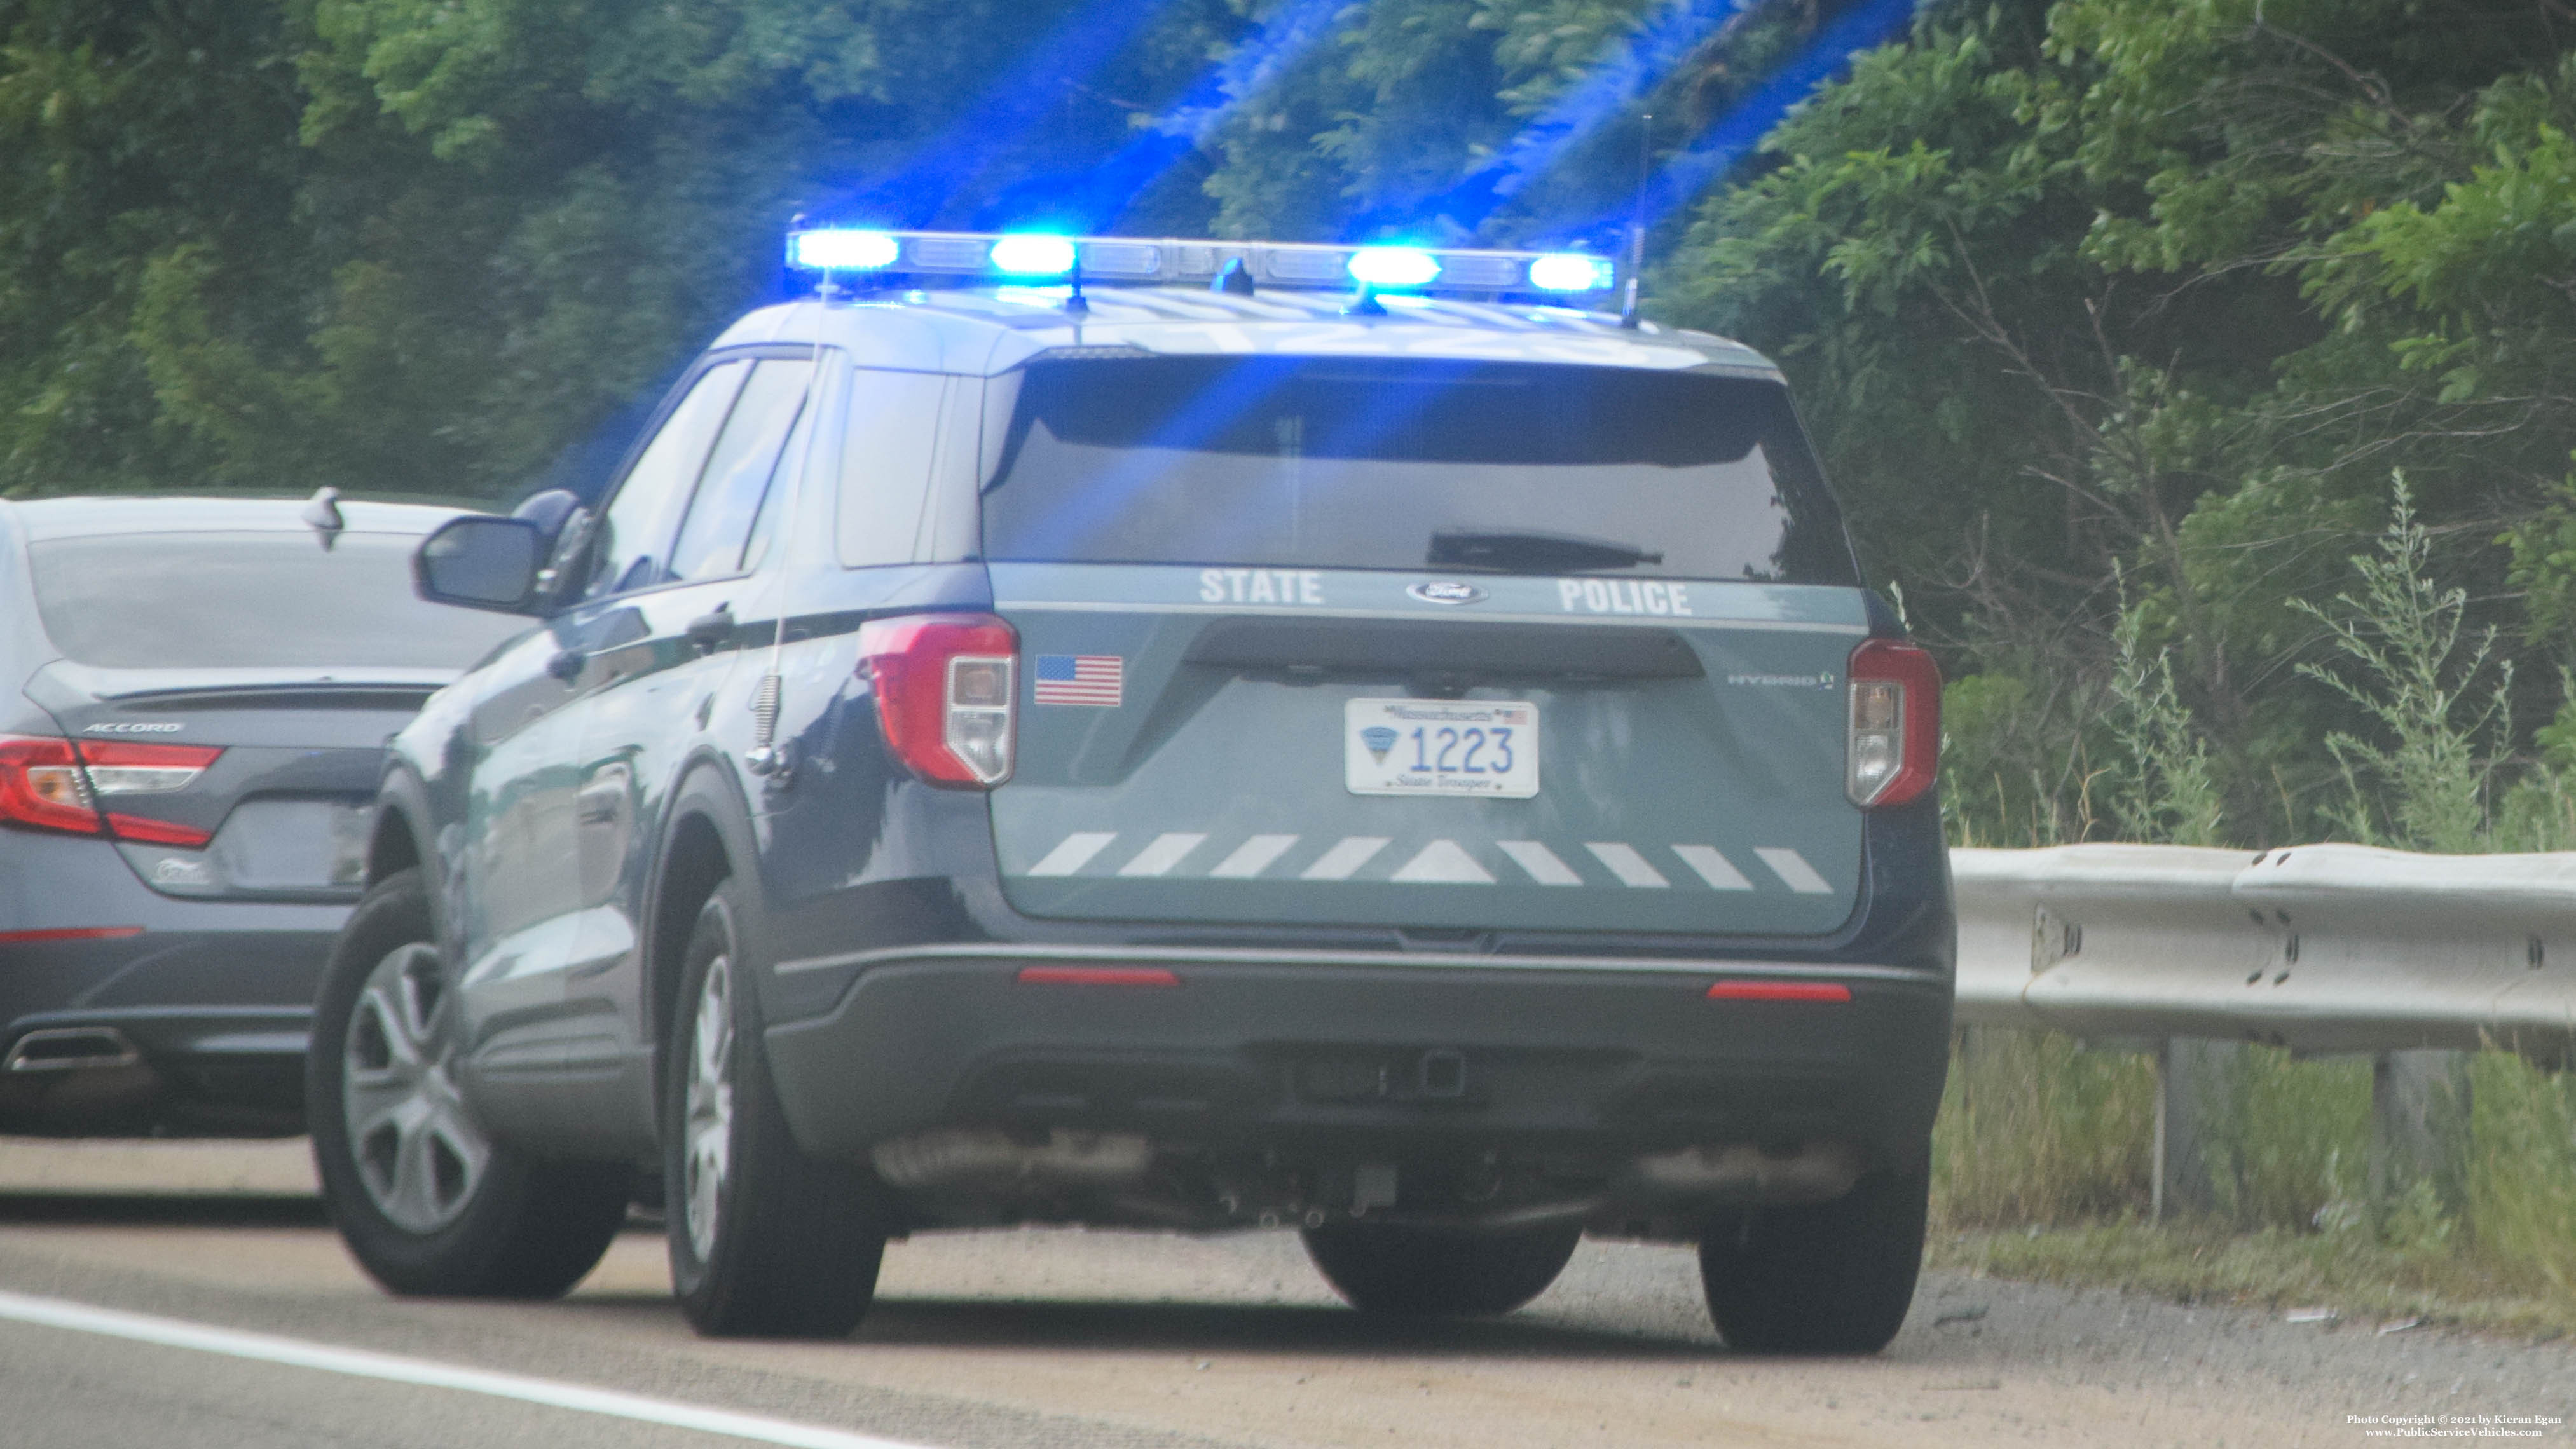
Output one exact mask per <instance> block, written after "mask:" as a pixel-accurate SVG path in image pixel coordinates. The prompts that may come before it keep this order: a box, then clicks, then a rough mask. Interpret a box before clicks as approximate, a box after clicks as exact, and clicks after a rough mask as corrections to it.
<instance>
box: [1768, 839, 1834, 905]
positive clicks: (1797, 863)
mask: <svg viewBox="0 0 2576 1449" xmlns="http://www.w3.org/2000/svg"><path fill="white" fill-rule="evenodd" d="M1753 853H1754V854H1755V855H1758V856H1760V857H1762V863H1763V864H1764V865H1767V866H1769V867H1771V873H1772V874H1773V875H1776V876H1778V877H1780V879H1781V880H1782V881H1784V882H1786V883H1787V884H1788V887H1789V889H1791V890H1793V891H1796V892H1797V893H1798V894H1800V895H1802V896H1829V895H1832V894H1833V893H1834V888H1833V887H1832V886H1830V885H1828V884H1826V882H1825V878H1824V877H1823V876H1820V875H1818V874H1816V868H1815V867H1814V866H1812V865H1809V864H1807V858H1806V857H1805V856H1803V855H1800V854H1799V853H1798V852H1796V851H1794V850H1790V849H1787V848H1785V847H1781V846H1768V845H1764V846H1756V847H1754V850H1753Z"/></svg>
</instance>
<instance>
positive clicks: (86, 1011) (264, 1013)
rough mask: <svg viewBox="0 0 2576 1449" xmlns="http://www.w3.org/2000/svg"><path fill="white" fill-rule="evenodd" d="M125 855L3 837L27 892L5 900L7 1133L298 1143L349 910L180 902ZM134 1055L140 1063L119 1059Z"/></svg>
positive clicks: (0, 944)
mask: <svg viewBox="0 0 2576 1449" xmlns="http://www.w3.org/2000/svg"><path fill="white" fill-rule="evenodd" d="M114 851H115V847H113V846H112V845H109V844H108V843H106V842H104V841H89V840H78V839H66V840H54V839H49V838H41V837H22V836H16V835H14V834H13V835H9V836H0V874H5V875H6V876H8V877H10V878H11V879H10V880H9V881H8V882H7V883H8V884H12V885H14V886H15V887H16V890H15V891H14V893H13V895H14V899H7V900H5V901H0V905H5V906H6V907H7V908H8V909H7V910H6V912H5V915H4V916H0V1130H5V1131H18V1132H120V1133H121V1132H136V1131H172V1132H180V1133H200V1132H205V1133H234V1132H253V1133H267V1132H292V1131H295V1130H297V1124H298V1123H299V1122H300V1121H301V1116H302V1096H303V1092H302V1063H303V1056H304V1043H305V1034H306V1029H307V1024H308V1022H309V1020H310V1018H311V1015H312V1003H313V993H314V988H315V986H316V985H317V984H318V983H319V981H320V980H321V974H322V966H323V963H324V961H325V960H326V959H327V958H328V957H329V955H330V950H331V942H332V940H333V938H334V937H335V936H336V935H337V934H338V932H339V927H340V923H341V921H342V920H344V919H345V918H346V917H347V915H348V910H347V908H346V907H342V906H310V905H291V904H270V903H264V902H260V903H238V902H199V901H184V900H177V899H173V898H171V897H168V896H163V895H160V894H158V893H156V892H154V891H151V890H149V889H148V888H146V887H145V886H144V885H143V884H142V883H141V882H140V881H138V880H136V879H135V878H134V874H133V872H132V871H130V870H128V869H127V868H126V865H125V863H124V861H123V860H121V859H119V858H118V857H117V856H116V855H115V853H114ZM97 932H113V933H114V934H91V933H97ZM39 1032H42V1033H46V1035H45V1036H44V1037H42V1038H38V1039H37V1040H36V1041H34V1042H32V1043H31V1042H30V1040H29V1038H30V1035H31V1034H32V1033H39ZM119 1042H122V1043H124V1044H126V1046H127V1047H130V1049H131V1055H132V1057H133V1060H131V1061H127V1062H122V1063H119V1062H115V1061H113V1060H112V1058H113V1057H114V1056H116V1055H117V1047H116V1043H119ZM92 1046H95V1047H96V1048H98V1049H97V1050H95V1051H93V1050H90V1048H91V1047H92Z"/></svg>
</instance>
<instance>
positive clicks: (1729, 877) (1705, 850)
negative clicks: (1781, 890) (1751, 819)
mask: <svg viewBox="0 0 2576 1449" xmlns="http://www.w3.org/2000/svg"><path fill="white" fill-rule="evenodd" d="M1673 854H1675V855H1678V856H1680V857H1681V858H1682V864H1684V865H1686V866H1689V867H1690V868H1691V869H1692V870H1694V871H1696V872H1698V873H1699V878H1700V879H1701V880H1704V881H1707V882H1708V884H1709V888H1710V889H1712V890H1721V891H1749V890H1751V889H1753V882H1751V881H1749V880H1746V879H1745V878H1744V872H1742V871H1740V870H1737V869H1736V868H1735V865H1734V863H1733V862H1731V861H1729V860H1728V859H1727V858H1726V857H1725V856H1723V855H1720V854H1718V853H1717V847H1716V846H1714V845H1676V846H1674V847H1673Z"/></svg>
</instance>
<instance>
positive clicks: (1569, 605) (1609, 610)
mask: <svg viewBox="0 0 2576 1449" xmlns="http://www.w3.org/2000/svg"><path fill="white" fill-rule="evenodd" d="M1556 600H1557V605H1558V607H1560V608H1562V609H1564V610H1565V612H1567V613H1569V614H1654V615H1658V616H1666V615H1674V614H1679V615H1684V616H1688V615H1689V614H1690V612H1691V603H1690V585H1688V584H1668V583H1662V582H1659V581H1656V580H1652V579H1558V580H1557V581H1556Z"/></svg>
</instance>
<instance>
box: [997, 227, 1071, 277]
mask: <svg viewBox="0 0 2576 1449" xmlns="http://www.w3.org/2000/svg"><path fill="white" fill-rule="evenodd" d="M992 258H993V270H994V271H997V272H1000V273H1002V274H1003V275H1004V276H1009V277H1061V276H1065V275H1067V274H1068V273H1070V272H1071V271H1072V270H1073V264H1074V261H1075V260H1076V258H1075V253H1074V248H1073V242H1072V241H1071V240H1070V239H1069V238H1066V237H1060V236H1049V235H1045V234H1043V233H1037V232H1019V233H1015V234H1013V235H1010V236H1005V237H1003V238H1002V239H1001V240H999V241H996V242H994V243H993V250H992Z"/></svg>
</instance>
